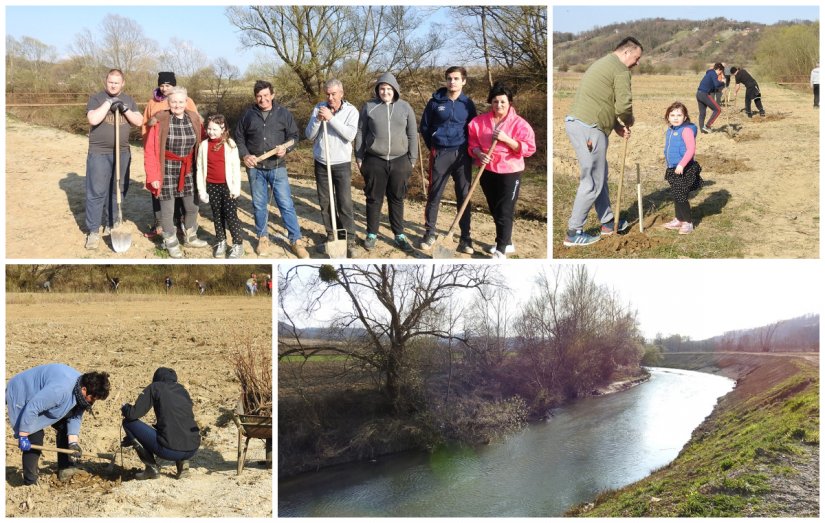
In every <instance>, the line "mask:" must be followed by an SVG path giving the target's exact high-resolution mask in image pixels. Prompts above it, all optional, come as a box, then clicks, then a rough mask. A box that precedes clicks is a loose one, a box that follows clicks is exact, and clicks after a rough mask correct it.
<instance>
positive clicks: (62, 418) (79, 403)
mask: <svg viewBox="0 0 825 523" xmlns="http://www.w3.org/2000/svg"><path fill="white" fill-rule="evenodd" d="M108 396H109V375H108V374H107V373H105V372H87V373H85V374H81V373H80V372H79V371H77V370H75V369H73V368H71V367H69V366H68V365H63V364H60V363H51V364H47V365H40V366H37V367H32V368H31V369H28V370H25V371H23V372H21V373H20V374H17V375H16V376H14V377H13V378H11V379H10V380H9V383H8V384H7V385H6V408H7V409H8V413H9V421H10V422H11V424H12V428H13V429H14V437H15V438H16V439H17V440H18V444H17V446H18V448H19V449H20V450H21V451H23V484H24V485H34V484H36V483H37V477H38V475H39V474H38V461H39V460H40V454H41V449H40V448H34V447H40V446H42V445H43V436H44V432H43V429H45V428H46V427H48V426H52V427H54V429H55V431H57V446H58V447H60V448H63V449H69V450H72V451H74V454H64V453H59V454H58V455H57V477H58V479H59V480H60V481H65V480H67V479H69V478H70V477H72V476H73V475H74V474H75V473H76V472H77V470H78V469H77V467H75V466H74V465H75V463H76V460H77V459H78V458H80V457H82V455H83V450H82V449H81V448H80V443H79V434H80V423H81V421H83V413H85V412H86V411H87V410H88V411H91V409H92V405H93V404H94V402H95V401H97V400H105V399H106V398H107V397H108Z"/></svg>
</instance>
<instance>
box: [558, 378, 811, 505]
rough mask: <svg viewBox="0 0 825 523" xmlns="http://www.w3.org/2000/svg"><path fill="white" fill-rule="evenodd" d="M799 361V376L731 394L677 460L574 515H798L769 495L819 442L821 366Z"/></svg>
mask: <svg viewBox="0 0 825 523" xmlns="http://www.w3.org/2000/svg"><path fill="white" fill-rule="evenodd" d="M768 365H769V364H768ZM768 365H766V366H765V367H767V366H768ZM796 365H797V369H798V371H797V372H796V373H795V374H793V375H791V376H789V377H786V378H784V379H781V381H779V382H778V383H777V384H776V385H774V386H767V387H765V388H764V389H763V390H761V391H759V392H758V393H755V394H754V395H753V396H751V397H749V398H747V399H745V400H736V399H733V398H731V396H734V395H735V393H731V395H729V396H728V397H727V398H725V399H724V400H722V402H721V403H720V406H718V407H717V409H716V410H715V411H714V414H713V415H712V416H711V417H710V418H708V420H706V421H705V422H704V423H703V424H702V425H701V426H700V427H699V428H698V429H697V430H696V431H694V435H693V437H692V438H691V441H690V442H689V443H688V444H687V445H686V447H685V448H684V449H683V450H682V452H681V454H680V455H679V457H678V458H677V459H676V460H675V461H674V462H673V463H671V464H670V465H668V466H666V467H664V468H662V469H660V470H658V471H656V472H654V473H653V474H651V475H650V476H648V477H647V478H645V479H644V480H642V481H639V482H637V483H635V484H633V485H630V486H628V487H625V488H623V489H620V490H617V491H610V492H605V493H603V494H601V495H600V496H599V497H598V498H597V499H596V500H595V501H594V503H593V504H592V505H590V504H588V505H582V506H578V507H575V508H573V509H572V510H571V511H570V512H569V513H568V515H575V516H594V517H616V516H619V517H674V516H677V517H683V516H695V517H742V516H750V515H763V516H779V515H787V514H788V511H791V513H792V511H793V507H789V506H782V504H777V503H775V502H773V501H772V500H771V499H770V498H769V497H768V494H770V492H771V481H772V480H773V481H774V483H782V482H785V481H788V480H789V478H794V477H795V476H797V475H798V471H797V469H796V468H794V467H793V465H792V464H793V463H794V460H800V459H808V458H809V456H810V451H809V447H810V446H813V445H819V377H818V372H817V370H816V367H814V366H808V365H802V364H796ZM769 372H770V371H764V372H763V374H765V375H767V374H768V373H769ZM765 379H766V380H767V379H770V376H768V377H767V378H765ZM740 386H741V385H740Z"/></svg>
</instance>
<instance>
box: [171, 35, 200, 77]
mask: <svg viewBox="0 0 825 523" xmlns="http://www.w3.org/2000/svg"><path fill="white" fill-rule="evenodd" d="M158 67H159V68H160V70H161V71H173V72H174V73H175V74H176V75H177V76H179V77H183V78H191V77H193V76H194V75H195V73H197V72H198V71H200V70H201V69H204V68H206V67H209V57H207V56H206V54H205V53H204V52H203V51H201V50H200V49H198V48H197V47H195V44H193V43H192V42H190V41H188V40H186V41H183V40H178V39H177V38H174V37H172V38H170V39H169V45H168V46H165V47H164V50H163V52H162V53H161V54H160V58H158Z"/></svg>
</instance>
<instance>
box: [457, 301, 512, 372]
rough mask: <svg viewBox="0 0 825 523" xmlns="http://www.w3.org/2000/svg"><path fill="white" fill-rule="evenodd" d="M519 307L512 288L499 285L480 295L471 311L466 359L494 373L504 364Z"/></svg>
mask: <svg viewBox="0 0 825 523" xmlns="http://www.w3.org/2000/svg"><path fill="white" fill-rule="evenodd" d="M514 316H515V309H514V304H513V294H512V291H511V290H510V289H507V288H504V287H496V288H494V289H493V290H492V292H489V293H485V294H484V295H481V296H479V297H477V298H476V300H475V302H473V305H472V307H471V309H470V311H469V317H470V318H471V319H470V320H468V322H467V323H468V331H469V333H470V341H469V342H468V344H467V351H466V354H467V356H466V357H465V362H466V363H469V364H471V365H474V366H476V367H478V369H479V370H480V371H482V372H490V371H492V370H493V369H495V368H497V367H498V366H500V365H501V364H502V362H503V361H504V358H505V357H506V355H507V353H508V352H509V351H510V346H509V338H510V336H511V333H512V330H513V329H512V324H513V318H514Z"/></svg>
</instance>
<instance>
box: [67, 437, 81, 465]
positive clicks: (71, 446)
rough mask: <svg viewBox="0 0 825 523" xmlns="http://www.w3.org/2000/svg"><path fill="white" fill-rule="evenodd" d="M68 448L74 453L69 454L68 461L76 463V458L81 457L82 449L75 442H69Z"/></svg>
mask: <svg viewBox="0 0 825 523" xmlns="http://www.w3.org/2000/svg"><path fill="white" fill-rule="evenodd" d="M69 450H73V451H74V454H69V461H71V462H72V463H77V460H79V459H80V458H82V457H83V449H81V448H80V445H79V444H78V443H77V442H73V443H69Z"/></svg>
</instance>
